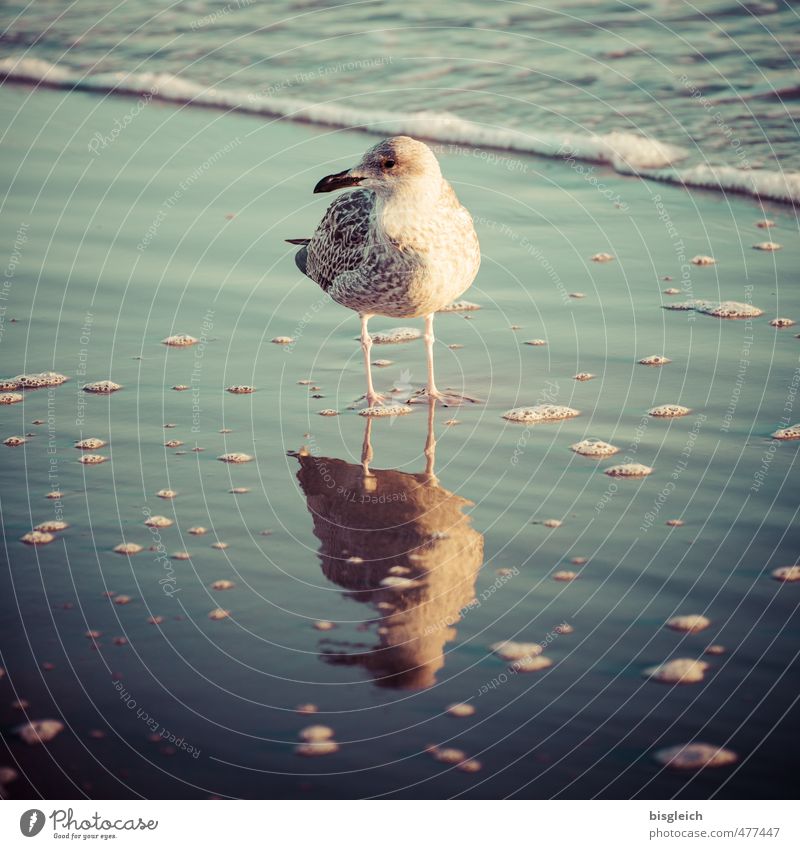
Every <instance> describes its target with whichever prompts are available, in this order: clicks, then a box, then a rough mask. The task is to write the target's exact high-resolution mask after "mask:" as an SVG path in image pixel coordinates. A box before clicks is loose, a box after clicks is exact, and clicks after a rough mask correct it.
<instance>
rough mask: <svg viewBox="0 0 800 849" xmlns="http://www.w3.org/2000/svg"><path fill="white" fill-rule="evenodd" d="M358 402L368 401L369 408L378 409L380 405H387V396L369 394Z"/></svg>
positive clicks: (375, 393)
mask: <svg viewBox="0 0 800 849" xmlns="http://www.w3.org/2000/svg"><path fill="white" fill-rule="evenodd" d="M358 400H359V401H364V400H366V402H367V407H377V406H378V405H380V404H385V403H386V396H385V395H381V394H380V392H367V394H366V395H362V396H361V397H360V398H359V399H358Z"/></svg>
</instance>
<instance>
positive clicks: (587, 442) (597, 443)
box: [570, 438, 619, 457]
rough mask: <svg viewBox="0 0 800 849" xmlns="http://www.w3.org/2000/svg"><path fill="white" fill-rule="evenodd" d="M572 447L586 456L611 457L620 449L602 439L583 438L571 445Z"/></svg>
mask: <svg viewBox="0 0 800 849" xmlns="http://www.w3.org/2000/svg"><path fill="white" fill-rule="evenodd" d="M570 449H571V450H572V451H574V452H575V453H576V454H581V455H582V456H584V457H610V456H611V455H612V454H616V453H617V452H618V451H619V448H617V446H616V445H611V443H609V442H603V440H602V439H593V438H592V439H582V440H581V441H580V442H575V443H574V444H572V445H570Z"/></svg>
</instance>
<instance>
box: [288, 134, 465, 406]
mask: <svg viewBox="0 0 800 849" xmlns="http://www.w3.org/2000/svg"><path fill="white" fill-rule="evenodd" d="M351 186H358V187H359V188H358V189H357V190H356V191H353V192H347V193H346V194H343V195H340V196H339V197H338V198H337V199H336V200H335V201H334V202H333V203H332V204H331V205H330V206H329V207H328V211H327V212H326V213H325V215H324V216H323V218H322V221H321V222H320V224H319V226H318V227H317V231H316V232H315V233H314V236H313V237H312V238H311V239H290V240H289V241H290V242H291V243H292V244H299V245H303V247H302V248H301V250H300V251H298V253H297V256H296V257H295V261H296V263H297V267H298V268H299V269H300V270H301V271H302V272H303V274H305V275H307V276H308V277H310V278H311V279H312V280H314V281H316V282H317V283H318V284H319V285H320V286H321V287H322V288H323V289H324V290H325V291H326V292H327V293H328V294H329V295H330V296H331V297H332V298H333V300H334V301H336V302H337V303H340V304H341V305H342V306H345V307H348V308H350V309H351V310H355V311H356V312H357V313H358V314H359V315H360V316H361V348H362V350H363V352H364V366H365V368H366V372H367V394H366V398H367V403H368V404H369V406H370V407H371V406H373V405H374V404H377V403H380V402H382V401H383V400H384V398H383V396H381V395H379V394H378V393H377V392H376V391H375V388H374V387H373V385H372V374H371V370H370V348H371V347H372V339H371V338H370V335H369V332H368V330H367V322H368V321H369V319H370V317H371V316H373V315H386V316H393V317H397V318H415V317H417V316H423V315H424V316H425V347H426V351H427V357H428V387H427V393H426V394H427V395H428V396H429V397H431V398H437V399H439V400H441V401H443V402H445V403H459V402H460V401H462V400H469V401H473V400H475V399H473V398H468V397H467V396H459V395H455V394H453V393H449V392H448V393H442V392H440V391H439V390H438V389H437V388H436V382H435V380H434V376H433V342H434V337H433V316H434V313H435V312H436V311H437V310H440V309H442V307H445V306H447V305H448V304H449V303H451V302H452V301H454V300H455V299H456V298H457V297H458V296H459V295H461V294H462V293H463V292H465V291H466V290H467V289H468V288H469V287H470V286H471V285H472V281H473V280H474V279H475V275H476V274H477V273H478V266H479V265H480V261H481V257H480V246H479V245H478V237H477V236H476V235H475V229H474V228H473V226H472V218H471V217H470V214H469V212H467V210H466V209H464V207H463V206H461V204H460V203H459V201H458V198H457V197H456V194H455V192H454V191H453V189H452V187H451V186H450V184H449V183H448V182H447V180H445V179H444V178H443V177H442V172H441V170H440V169H439V163H438V162H437V161H436V157H435V156H434V155H433V153H432V151H431V150H430V148H429V147H428V146H427V145H425V144H423V143H422V142H418V141H415V140H414V139H412V138H409V137H408V136H396V137H395V138H390V139H385V140H384V141H382V142H380V144H377V145H375V146H374V147H372V148H370V149H369V150H368V151H367V152H366V153H365V154H364V156H363V157H362V159H361V162H359V163H358V165H356V167H355V168H351V169H350V170H348V171H342V172H340V173H339V174H333V175H331V176H330V177H325V178H324V179H322V180H320V182H319V183H317V185H316V187H315V188H314V191H315V192H330V191H333V190H334V189H343V188H348V187H351Z"/></svg>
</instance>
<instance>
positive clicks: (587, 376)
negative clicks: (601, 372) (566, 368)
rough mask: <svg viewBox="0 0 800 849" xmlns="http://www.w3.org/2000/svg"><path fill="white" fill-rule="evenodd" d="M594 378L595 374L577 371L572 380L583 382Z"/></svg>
mask: <svg viewBox="0 0 800 849" xmlns="http://www.w3.org/2000/svg"><path fill="white" fill-rule="evenodd" d="M595 377H597V375H596V374H591V373H590V372H588V371H579V372H578V373H577V374H576V375H575V376H574V377H573V378H572V379H573V380H579V381H581V382H583V381H584V380H594V379H595Z"/></svg>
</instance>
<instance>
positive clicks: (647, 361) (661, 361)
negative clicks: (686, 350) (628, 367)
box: [639, 354, 672, 366]
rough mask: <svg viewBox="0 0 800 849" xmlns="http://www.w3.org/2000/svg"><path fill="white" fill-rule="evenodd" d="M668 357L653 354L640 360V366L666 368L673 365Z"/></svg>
mask: <svg viewBox="0 0 800 849" xmlns="http://www.w3.org/2000/svg"><path fill="white" fill-rule="evenodd" d="M671 362H672V360H670V359H669V358H668V357H662V356H661V355H660V354H651V355H650V356H649V357H642V359H641V360H639V365H642V366H665V365H667V364H668V363H671Z"/></svg>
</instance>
